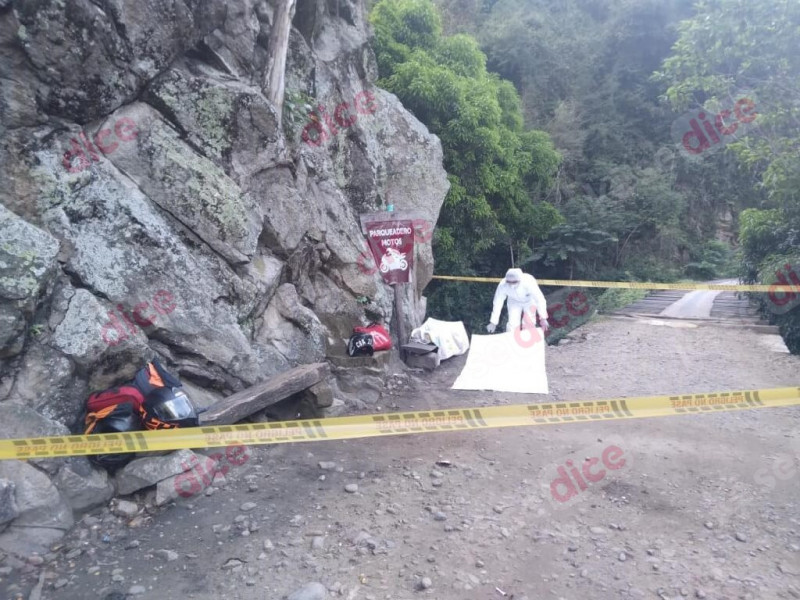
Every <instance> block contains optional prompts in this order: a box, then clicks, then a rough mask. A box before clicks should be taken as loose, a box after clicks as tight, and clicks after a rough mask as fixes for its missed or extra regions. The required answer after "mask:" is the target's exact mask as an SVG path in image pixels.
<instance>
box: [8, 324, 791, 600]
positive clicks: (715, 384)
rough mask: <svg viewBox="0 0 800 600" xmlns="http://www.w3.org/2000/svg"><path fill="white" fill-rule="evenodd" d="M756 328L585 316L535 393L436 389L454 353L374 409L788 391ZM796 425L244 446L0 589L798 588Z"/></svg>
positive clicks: (787, 360) (425, 594)
mask: <svg viewBox="0 0 800 600" xmlns="http://www.w3.org/2000/svg"><path fill="white" fill-rule="evenodd" d="M671 325H679V326H677V327H676V326H671ZM764 338H765V336H763V335H759V334H757V333H754V332H751V331H746V330H744V331H743V330H739V329H735V328H723V327H716V326H700V327H692V326H687V324H685V323H680V324H675V323H670V322H666V324H665V323H664V322H659V321H649V320H638V321H637V320H631V319H628V320H624V319H607V320H599V321H596V322H593V323H591V324H589V325H587V326H585V327H583V328H581V329H580V330H579V332H577V333H575V334H573V338H572V339H571V340H569V343H567V344H563V345H560V346H558V347H550V348H548V352H547V362H548V373H549V379H550V386H551V395H550V396H549V397H546V396H520V395H514V394H498V393H484V392H457V391H452V390H450V389H449V386H450V385H451V384H452V382H453V381H454V380H455V378H456V376H457V375H458V373H459V371H460V369H461V367H462V366H463V364H464V357H457V358H454V359H451V360H450V361H446V362H445V363H443V365H442V366H441V367H440V368H439V369H438V370H437V371H435V372H434V373H431V374H426V375H420V376H409V375H408V374H398V375H397V376H395V377H393V378H392V379H391V382H390V386H389V388H388V389H387V392H386V394H385V395H384V397H383V399H382V401H381V408H380V410H381V411H391V410H397V409H404V410H407V409H412V408H413V409H429V408H441V407H447V406H488V405H497V404H512V403H521V402H526V403H527V402H539V401H545V400H554V399H557V400H593V399H602V398H614V397H629V396H644V395H667V394H669V395H671V394H678V393H701V392H717V391H727V390H735V389H748V388H769V387H784V386H797V385H800V357H795V356H790V355H788V354H781V353H776V352H773V351H771V350H769V349H768V348H767V345H765V344H764V343H763V342H764ZM799 418H800V409H798V408H797V407H791V408H779V409H762V410H755V411H741V412H730V413H717V414H705V415H696V416H694V415H693V416H681V417H667V418H655V419H637V420H627V421H610V422H603V423H577V424H567V425H556V426H553V425H551V426H543V427H536V428H511V429H499V430H488V431H478V432H465V433H443V434H428V435H419V436H399V437H392V438H381V439H365V440H351V441H341V442H317V443H304V444H292V445H284V446H275V447H270V448H267V447H258V448H252V449H251V450H250V452H251V454H250V457H249V460H247V461H246V463H245V464H244V465H242V466H237V467H233V468H232V469H231V471H230V472H229V473H228V475H227V478H226V480H225V481H222V480H219V479H218V480H216V481H215V484H214V486H213V487H212V488H210V492H207V493H208V494H209V495H206V494H200V495H198V496H195V497H193V498H189V499H186V500H181V501H180V502H178V503H176V504H174V505H171V506H168V507H166V508H161V509H156V508H151V506H150V504H151V498H150V497H149V496H148V495H146V494H143V495H136V496H133V497H132V498H130V500H134V501H136V502H137V503H138V511H139V512H138V514H137V515H136V516H133V515H132V514H130V513H129V515H128V516H117V515H116V514H115V512H121V510H122V509H130V508H131V507H130V506H127V507H125V506H123V507H115V506H111V507H107V508H104V509H99V510H97V511H95V512H94V513H92V514H91V515H89V516H87V517H86V518H84V520H83V521H82V522H81V523H80V524H79V525H78V526H76V527H75V529H74V530H73V531H72V532H70V534H69V535H68V537H67V538H65V540H64V544H63V547H61V548H59V549H58V550H57V551H55V552H54V553H53V554H52V555H49V556H48V557H45V562H44V563H43V564H38V565H34V564H31V565H27V566H26V567H24V568H23V569H22V570H19V569H17V570H14V571H12V572H11V573H6V572H4V573H3V581H2V582H1V583H0V589H4V591H5V597H8V598H15V597H23V598H31V599H33V598H38V597H37V596H35V595H31V593H32V591H33V593H34V594H36V593H37V592H38V589H33V588H34V585H35V584H36V583H37V582H38V581H41V582H42V584H41V598H42V599H45V600H46V599H50V598H64V599H73V598H74V599H80V600H84V599H88V598H103V599H106V600H121V599H122V598H125V597H128V598H132V597H136V598H142V599H153V600H163V599H166V598H197V599H203V600H205V599H208V600H210V599H212V598H213V599H215V600H216V599H219V598H225V599H242V600H254V599H262V600H263V599H268V600H273V599H274V600H280V599H283V598H286V597H290V598H291V600H322V599H323V598H344V599H348V600H355V599H362V600H371V599H374V600H384V599H386V600H388V599H392V600H411V599H414V598H431V599H441V600H494V599H497V600H500V599H502V598H507V599H511V598H513V599H514V600H524V599H526V598H527V599H528V600H534V599H540V598H542V599H547V598H552V599H558V598H564V599H570V600H572V599H574V598H593V599H594V598H597V599H605V598H670V599H673V598H675V599H677V598H686V597H688V598H714V599H729V598H737V599H756V598H764V599H773V598H800V512H798V501H797V492H798V490H799V489H800V426H799V425H798V423H799ZM586 459H596V460H593V461H590V463H589V464H593V465H594V468H595V470H594V471H591V470H590V471H589V472H590V474H592V475H593V476H594V477H593V479H594V481H590V480H589V478H586V479H585V480H583V479H582V480H581V481H580V482H576V481H574V478H573V479H572V480H570V481H571V485H572V488H573V490H574V492H575V493H574V494H573V495H572V498H570V499H569V500H568V501H565V502H559V501H558V500H554V499H553V495H552V493H551V491H550V489H551V488H550V484H551V482H552V481H553V480H554V479H556V478H558V477H559V476H560V475H561V474H566V473H567V470H568V469H569V468H570V467H574V465H578V466H580V464H581V463H583V462H584V460H586ZM568 461H569V462H568ZM603 465H605V467H607V468H601V467H603ZM559 466H561V468H562V471H561V472H559V471H558V467H559ZM584 473H585V472H584ZM567 476H568V477H569V475H567ZM560 485H561V487H559V486H558V485H556V488H555V489H556V490H557V491H558V492H559V493H562V494H564V493H567V490H568V488H567V487H566V486H565V484H564V483H563V480H562V484H560ZM584 488H585V489H584ZM133 510H137V507H133ZM40 560H41V559H40ZM33 562H39V561H38V560H36V561H33ZM315 582H316V583H318V584H320V585H313V583H315ZM293 592H294V594H293V595H291V596H290V594H292V593H293ZM504 594H505V595H504Z"/></svg>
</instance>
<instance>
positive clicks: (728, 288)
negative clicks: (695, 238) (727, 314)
mask: <svg viewBox="0 0 800 600" xmlns="http://www.w3.org/2000/svg"><path fill="white" fill-rule="evenodd" d="M433 278H434V279H442V280H446V281H479V282H482V283H500V282H501V281H503V279H502V278H497V277H458V276H455V275H434V276H433ZM536 282H537V283H538V284H539V285H558V286H568V287H595V288H622V289H629V290H709V291H721V292H773V293H775V292H786V293H788V292H794V293H800V286H797V285H739V284H727V283H651V282H649V281H645V282H642V281H583V280H577V279H537V280H536Z"/></svg>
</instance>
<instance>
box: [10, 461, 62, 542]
mask: <svg viewBox="0 0 800 600" xmlns="http://www.w3.org/2000/svg"><path fill="white" fill-rule="evenodd" d="M2 480H6V481H9V482H11V483H13V487H14V503H15V504H16V511H17V516H16V517H15V518H14V520H13V521H11V523H10V525H9V527H8V529H7V530H6V531H5V532H3V533H2V534H0V550H2V551H4V552H7V553H9V554H15V555H20V556H27V555H28V554H30V553H31V552H43V551H46V549H47V545H48V544H50V543H52V542H53V541H55V540H57V539H59V538H61V537H62V536H63V535H64V533H65V532H66V530H67V529H68V528H69V527H71V526H72V524H73V517H72V510H71V508H70V506H69V504H68V503H67V502H66V500H64V498H63V497H62V496H61V494H60V493H59V491H58V489H56V487H55V486H54V485H53V484H52V483H51V482H50V478H49V477H48V476H47V475H45V474H44V473H42V472H41V471H39V470H38V469H36V468H34V467H33V466H31V465H29V464H27V463H24V462H21V461H17V460H4V461H0V481H2Z"/></svg>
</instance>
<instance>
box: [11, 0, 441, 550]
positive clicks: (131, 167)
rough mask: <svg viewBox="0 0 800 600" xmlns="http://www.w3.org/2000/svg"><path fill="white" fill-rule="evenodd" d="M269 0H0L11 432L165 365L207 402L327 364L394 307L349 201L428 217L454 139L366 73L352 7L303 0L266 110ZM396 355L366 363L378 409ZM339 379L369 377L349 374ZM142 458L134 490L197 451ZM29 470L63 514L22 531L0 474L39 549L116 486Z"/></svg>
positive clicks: (52, 418) (65, 463) (422, 276)
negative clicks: (448, 140)
mask: <svg viewBox="0 0 800 600" xmlns="http://www.w3.org/2000/svg"><path fill="white" fill-rule="evenodd" d="M273 5H274V1H272V0H270V1H268V0H242V1H241V2H236V3H229V2H223V1H222V0H208V1H205V2H197V1H196V0H163V1H162V0H159V1H158V2H156V0H141V1H134V0H115V2H111V3H102V2H101V3H98V2H92V1H91V0H74V1H70V2H67V3H64V2H40V1H38V0H14V2H12V3H8V2H5V1H4V0H0V181H2V182H3V185H2V186H0V240H2V242H0V348H2V350H0V422H3V423H4V425H6V424H8V427H4V435H6V436H10V437H29V436H34V435H35V436H40V435H48V434H57V435H63V434H65V433H67V432H68V430H75V429H77V428H78V427H80V425H81V424H80V423H79V422H78V421H79V417H80V413H81V411H82V410H83V408H84V405H85V401H86V397H87V396H88V394H89V393H90V392H91V391H94V390H99V389H104V388H107V387H109V386H112V385H117V384H120V383H122V382H124V381H126V380H128V379H130V378H131V377H132V376H133V374H134V373H135V372H136V370H137V369H139V368H140V367H141V366H142V364H143V363H144V362H145V361H146V360H148V359H151V358H153V357H159V358H161V359H162V361H163V362H164V363H165V364H166V366H167V367H168V368H169V369H170V370H172V371H174V372H175V373H176V374H178V375H179V376H180V377H181V378H182V379H183V380H184V381H185V382H186V383H187V387H188V388H189V390H190V393H191V394H192V395H193V396H194V397H196V398H197V399H198V400H199V401H200V403H201V404H208V403H210V402H213V401H214V400H215V399H218V398H220V397H223V396H225V395H227V394H230V393H232V392H236V391H238V390H241V389H243V388H245V387H248V386H250V385H253V384H255V383H258V382H260V381H263V380H265V379H268V378H270V377H272V376H274V375H276V374H278V373H281V372H283V371H285V370H287V369H289V368H291V367H293V366H295V365H298V364H302V363H306V362H316V361H320V360H326V359H328V360H330V359H331V354H332V353H339V354H341V352H342V349H343V347H344V343H345V341H346V339H347V337H348V335H349V333H350V332H351V330H352V327H353V326H354V325H356V324H365V323H366V322H367V321H370V320H381V321H383V322H385V323H392V320H393V317H394V315H393V300H394V297H393V291H392V288H391V287H389V286H387V285H385V284H384V283H383V281H382V279H381V277H380V274H379V273H377V272H369V271H367V270H364V269H363V268H362V267H361V266H360V265H359V257H360V255H361V254H362V253H363V252H364V250H365V244H364V238H363V234H362V232H361V227H360V222H359V216H360V215H362V214H363V213H366V212H375V211H379V210H383V209H384V208H385V207H386V205H387V204H389V203H392V204H394V205H395V207H396V208H397V210H403V211H405V210H411V211H415V214H417V215H419V216H420V218H422V219H423V220H426V221H429V222H431V223H435V222H436V218H437V216H438V213H439V209H440V207H441V204H442V201H443V200H444V196H445V194H446V192H447V189H448V183H447V178H446V174H445V172H444V170H443V168H442V166H441V164H442V151H441V146H440V144H439V141H438V139H437V138H436V137H435V136H433V135H431V134H430V133H429V132H427V130H426V129H425V128H424V127H423V126H422V124H421V123H420V122H419V121H418V120H417V119H415V118H414V117H413V116H412V115H411V114H409V113H408V112H407V111H406V110H405V109H404V108H403V107H402V105H401V104H400V102H399V101H398V100H397V98H396V97H395V96H393V95H391V94H388V93H386V92H384V91H382V90H380V89H378V88H377V87H376V86H375V81H376V80H377V65H376V61H375V57H374V55H373V53H372V51H371V49H370V45H369V37H370V32H369V27H368V25H367V20H366V4H365V2H363V1H362V0H340V1H338V2H337V3H336V10H335V11H332V10H330V6H329V3H328V4H326V3H325V2H321V1H317V0H313V1H311V0H310V1H308V2H300V3H299V5H298V7H297V14H296V15H295V18H294V19H293V28H292V30H291V32H290V36H289V53H288V59H287V72H286V96H285V99H284V100H285V101H284V104H283V106H281V107H278V106H273V105H272V104H271V103H270V101H269V100H268V99H267V97H266V96H265V95H264V94H263V93H262V89H261V86H262V82H263V78H264V72H265V68H266V65H267V47H268V45H269V38H270V35H271V33H272V32H271V28H272V21H273ZM87 40H88V42H87ZM279 114H281V118H279V117H278V115H279ZM415 264H416V268H417V277H416V279H415V280H414V281H415V284H414V285H410V286H405V288H404V289H403V290H402V293H401V302H402V303H403V308H404V314H405V318H406V330H407V331H410V330H411V328H412V327H413V326H415V325H418V324H419V323H420V322H421V320H422V317H423V316H424V305H425V303H424V298H422V296H421V294H422V290H423V289H424V287H425V285H426V284H427V283H428V281H429V280H430V276H431V274H432V272H433V257H432V254H431V251H430V245H429V244H423V245H421V246H419V247H418V252H417V256H416V260H415ZM386 368H387V367H385V366H383V367H381V368H380V369H377V370H376V372H373V373H370V379H369V387H370V390H371V394H370V400H371V401H374V400H376V399H377V396H378V394H379V393H380V392H379V390H380V387H381V378H382V373H384V372H385V370H386ZM337 374H338V375H339V376H340V378H341V380H342V386H341V387H342V388H345V389H347V390H355V389H356V388H357V384H356V382H355V379H354V378H355V377H356V376H357V374H355V373H347V372H346V369H344V368H342V369H340V370H337ZM333 383H334V382H332V384H333ZM334 389H335V390H339V389H340V388H336V387H335V386H334ZM353 393H354V394H356V393H357V392H355V391H354V392H353ZM330 401H331V398H329V397H328V398H327V399H326V400H325V402H330ZM140 460H144V461H145V463H139V462H137V461H134V462H133V463H131V464H130V465H128V467H127V469H129V470H128V471H127V472H124V473H122V474H118V475H117V477H116V480H117V482H118V483H120V484H121V485H120V487H121V489H120V492H121V493H131V492H132V491H133V490H135V489H138V488H141V487H142V486H148V485H155V484H157V483H158V482H159V481H162V482H164V481H167V480H168V478H170V477H173V478H175V477H178V476H179V475H181V474H182V473H183V470H182V469H183V465H182V464H181V463H183V462H186V461H189V460H191V458H190V457H189V456H188V455H180V454H179V455H178V458H177V459H176V458H175V456H173V457H171V458H170V457H147V458H146V459H140ZM26 467H27V468H30V469H33V471H35V475H34V476H33V479H34V480H36V481H38V483H39V484H40V485H38V487H37V488H36V490H38V492H42V493H48V494H50V500H51V501H52V503H53V504H52V506H50V509H52V510H51V512H52V514H53V515H55V517H56V518H55V520H54V521H53V522H52V523H50V524H47V523H45V524H44V525H43V528H42V529H39V530H35V529H34V528H33V527H27V523H25V519H26V518H28V517H30V515H34V516H35V517H36V518H39V516H41V514H42V513H43V511H44V508H42V510H39V509H38V508H36V510H33V509H32V508H31V506H32V505H31V504H30V502H29V501H28V500H26V501H25V502H23V503H20V501H19V499H20V497H23V498H28V496H29V495H30V494H31V493H33V492H32V491H31V490H30V489H28V488H26V489H25V490H23V491H20V484H19V482H18V481H17V479H15V478H12V477H5V476H2V477H3V478H4V479H7V480H8V481H9V482H11V483H13V485H14V486H16V487H14V494H15V502H16V506H17V509H18V510H19V514H18V515H16V516H14V517H13V520H12V521H9V522H8V523H9V524H8V525H7V529H6V530H5V532H4V533H3V535H4V536H6V537H5V538H4V539H5V540H6V542H7V543H10V542H9V540H11V539H12V538H13V539H14V540H15V542H14V543H19V544H23V545H24V539H26V536H28V537H29V538H30V539H31V540H34V538H35V540H34V542H35V543H36V544H38V543H42V542H43V541H44V540H45V539H49V538H52V537H54V536H57V535H59V531H61V529H60V527H62V526H63V525H64V523H67V522H68V521H69V519H67V518H66V517H65V516H64V515H66V514H67V513H68V512H69V511H70V509H74V510H75V511H83V510H86V509H87V508H89V507H90V506H92V505H93V504H95V503H98V502H100V501H101V500H102V501H105V499H106V498H107V496H108V493H109V491H108V490H109V489H110V486H109V482H108V481H107V480H106V479H105V478H104V475H103V473H101V472H99V471H96V470H94V469H92V468H91V467H89V466H88V463H86V460H85V459H83V458H80V459H66V460H65V459H51V458H46V459H34V460H32V461H30V464H28V465H26ZM20 472H21V471H20V470H19V469H18V472H17V473H16V474H15V477H17V476H18V475H19V473H20ZM45 473H46V475H45ZM47 476H50V477H52V478H53V480H54V481H55V483H56V485H57V488H58V489H56V488H55V487H52V486H51V487H47V486H46V485H44V483H45V482H44V481H43V480H42V478H45V479H46V478H47ZM10 485H11V484H9V485H8V486H6V487H5V488H2V489H3V490H4V491H0V494H5V495H6V496H7V495H8V494H9V493H10V492H9V491H8V490H10V489H11V487H10ZM169 485H170V484H169V483H165V484H163V485H162V486H161V487H162V493H161V496H160V498H161V500H163V501H168V499H169V496H170V495H171V494H172V492H171V491H170V489H171V488H169ZM59 490H60V491H59ZM20 494H22V496H20ZM26 494H27V495H26ZM65 507H66V508H65ZM37 511H38V512H37ZM13 513H14V511H13V510H11V509H9V511H8V512H7V514H6V516H8V515H11V514H13ZM26 515H28V516H27V517H26ZM59 515H61V516H59ZM70 518H71V517H70ZM23 525H25V526H26V527H27V528H26V529H24V528H23ZM0 526H2V525H0ZM35 531H38V532H40V533H39V534H37V533H34V532H35ZM32 543H33V542H32Z"/></svg>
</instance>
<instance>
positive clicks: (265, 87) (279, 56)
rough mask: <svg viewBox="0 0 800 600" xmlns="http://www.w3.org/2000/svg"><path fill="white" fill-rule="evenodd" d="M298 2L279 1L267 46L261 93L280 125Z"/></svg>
mask: <svg viewBox="0 0 800 600" xmlns="http://www.w3.org/2000/svg"><path fill="white" fill-rule="evenodd" d="M296 4H297V0H278V3H277V6H276V7H275V16H274V18H273V22H272V29H271V30H270V32H269V44H268V46H267V68H266V69H265V70H264V80H263V82H262V84H261V91H262V92H263V93H264V95H265V96H266V97H267V99H268V100H269V101H270V102H271V103H272V105H273V106H274V107H275V110H276V111H277V113H278V123H280V122H281V117H282V115H283V95H284V87H285V85H286V56H287V54H288V51H289V32H290V30H291V28H292V17H294V11H295V8H296Z"/></svg>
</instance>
